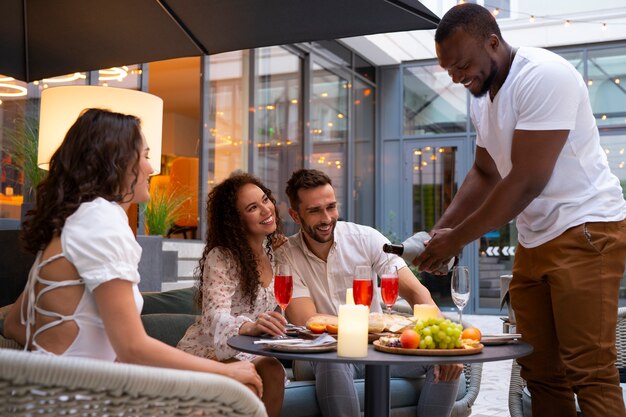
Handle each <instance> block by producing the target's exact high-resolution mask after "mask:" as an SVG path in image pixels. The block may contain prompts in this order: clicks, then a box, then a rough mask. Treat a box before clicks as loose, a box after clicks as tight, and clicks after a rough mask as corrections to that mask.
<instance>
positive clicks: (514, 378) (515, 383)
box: [509, 307, 626, 417]
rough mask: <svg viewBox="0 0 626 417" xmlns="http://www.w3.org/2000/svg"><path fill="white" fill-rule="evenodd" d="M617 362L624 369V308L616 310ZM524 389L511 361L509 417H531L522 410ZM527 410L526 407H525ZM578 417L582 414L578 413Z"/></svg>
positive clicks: (516, 368)
mask: <svg viewBox="0 0 626 417" xmlns="http://www.w3.org/2000/svg"><path fill="white" fill-rule="evenodd" d="M616 331H617V342H616V348H617V362H616V365H617V366H618V367H619V368H624V367H626V307H622V308H620V309H619V310H618V318H617V329H616ZM524 388H526V381H525V380H524V379H523V378H522V377H521V376H520V366H519V365H518V364H517V361H515V360H514V361H513V366H512V369H511V383H510V385H509V412H510V413H511V417H525V416H532V414H531V410H528V409H526V410H525V409H524V402H523V401H522V399H523V390H524ZM526 408H528V405H526ZM578 414H579V416H582V414H580V413H578Z"/></svg>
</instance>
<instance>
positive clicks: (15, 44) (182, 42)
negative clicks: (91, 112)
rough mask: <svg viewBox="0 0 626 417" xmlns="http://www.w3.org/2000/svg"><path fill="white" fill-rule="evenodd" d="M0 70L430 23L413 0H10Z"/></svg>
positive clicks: (77, 67) (24, 74)
mask: <svg viewBox="0 0 626 417" xmlns="http://www.w3.org/2000/svg"><path fill="white" fill-rule="evenodd" d="M2 3H3V4H2V8H3V12H2V16H3V19H2V20H3V22H2V25H0V74H4V75H8V76H11V77H14V78H17V79H19V80H22V81H33V80H39V79H42V78H46V77H52V76H57V75H63V74H68V73H72V72H77V71H89V70H95V69H100V68H109V67H113V66H118V65H124V64H135V63H143V62H151V61H157V60H162V59H170V58H178V57H183V56H194V55H204V54H214V53H219V52H226V51H233V50H240V49H248V48H256V47H261V46H270V45H282V44H290V43H297V42H306V41H315V40H328V39H338V38H344V37H351V36H358V35H365V34H374V33H383V32H397V31H404V30H416V29H433V28H435V27H436V24H437V22H438V21H439V18H438V17H437V16H436V15H434V14H433V13H432V12H430V11H429V10H428V9H427V8H426V7H424V6H423V5H422V4H421V3H420V2H419V1H417V0H389V1H386V0H107V1H101V0H97V1H96V0H54V1H50V0H5V1H3V2H2Z"/></svg>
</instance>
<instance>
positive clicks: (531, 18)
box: [528, 14, 535, 23]
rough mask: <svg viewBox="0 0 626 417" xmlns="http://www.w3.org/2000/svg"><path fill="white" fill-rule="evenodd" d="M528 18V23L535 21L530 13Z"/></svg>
mask: <svg viewBox="0 0 626 417" xmlns="http://www.w3.org/2000/svg"><path fill="white" fill-rule="evenodd" d="M528 20H529V21H530V23H535V16H533V15H532V14H531V15H530V17H529V18H528Z"/></svg>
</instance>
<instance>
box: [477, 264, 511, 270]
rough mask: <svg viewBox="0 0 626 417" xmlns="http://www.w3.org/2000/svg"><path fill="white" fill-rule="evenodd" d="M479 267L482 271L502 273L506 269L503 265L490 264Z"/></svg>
mask: <svg viewBox="0 0 626 417" xmlns="http://www.w3.org/2000/svg"><path fill="white" fill-rule="evenodd" d="M478 267H479V269H480V270H481V271H502V270H503V269H505V268H506V266H505V265H503V264H488V263H480V264H478Z"/></svg>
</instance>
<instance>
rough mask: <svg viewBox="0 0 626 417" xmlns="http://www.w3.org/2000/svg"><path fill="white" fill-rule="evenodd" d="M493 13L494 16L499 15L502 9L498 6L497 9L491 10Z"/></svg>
mask: <svg viewBox="0 0 626 417" xmlns="http://www.w3.org/2000/svg"><path fill="white" fill-rule="evenodd" d="M491 14H493V15H494V16H498V15H499V14H500V9H499V8H497V7H496V8H495V9H493V12H491Z"/></svg>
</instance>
